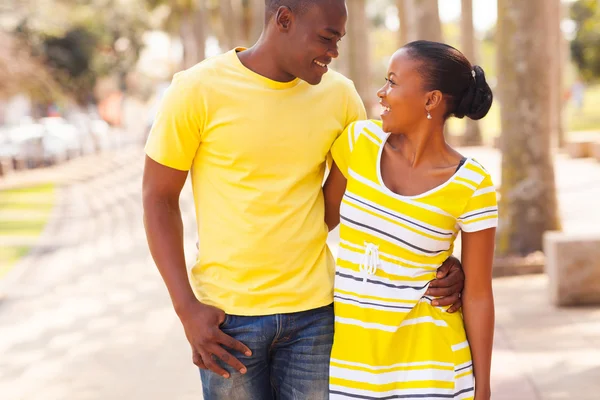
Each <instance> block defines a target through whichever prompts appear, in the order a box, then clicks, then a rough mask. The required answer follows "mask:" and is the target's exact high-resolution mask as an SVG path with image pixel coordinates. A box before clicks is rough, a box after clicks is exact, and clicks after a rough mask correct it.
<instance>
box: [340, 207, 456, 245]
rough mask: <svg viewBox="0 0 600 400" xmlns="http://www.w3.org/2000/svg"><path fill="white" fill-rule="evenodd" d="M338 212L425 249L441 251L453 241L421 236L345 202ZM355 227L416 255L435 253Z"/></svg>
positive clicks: (346, 222)
mask: <svg viewBox="0 0 600 400" xmlns="http://www.w3.org/2000/svg"><path fill="white" fill-rule="evenodd" d="M340 213H341V215H342V216H343V217H345V218H348V219H351V220H352V221H354V222H356V223H360V224H363V225H366V226H368V227H372V228H374V229H377V230H380V231H383V232H385V233H387V234H389V235H391V236H393V237H395V238H397V239H400V240H404V241H405V242H408V243H410V244H411V245H413V246H416V247H419V248H421V249H423V250H427V251H437V252H441V251H447V250H450V247H451V246H452V243H453V241H454V240H453V239H454V238H453V237H448V238H447V239H446V238H445V239H443V240H438V239H433V238H430V237H427V236H423V235H422V234H420V233H417V232H414V231H412V230H410V229H407V228H405V227H403V226H400V225H397V224H396V223H394V222H390V221H388V220H384V219H381V218H379V217H377V216H375V215H373V214H369V213H368V212H365V211H363V210H359V209H358V208H356V207H353V206H351V205H349V204H347V203H342V206H341V208H340ZM342 223H344V224H351V223H350V222H348V221H342ZM355 229H357V230H360V231H361V232H364V233H367V234H369V235H374V236H377V237H379V238H381V239H383V240H384V241H386V242H390V243H393V244H396V245H397V246H399V247H402V248H403V249H406V250H407V251H410V252H413V253H416V254H418V255H423V256H432V255H435V254H431V253H428V252H426V251H422V250H419V249H415V248H413V247H411V246H409V245H407V244H404V243H402V242H400V241H399V240H395V239H392V238H390V237H388V236H386V235H384V234H382V233H379V232H375V231H373V230H371V229H369V228H365V227H361V226H358V225H357V226H356V227H355Z"/></svg>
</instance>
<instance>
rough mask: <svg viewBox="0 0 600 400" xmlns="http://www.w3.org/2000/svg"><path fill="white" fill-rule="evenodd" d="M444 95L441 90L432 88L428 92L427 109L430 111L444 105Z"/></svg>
mask: <svg viewBox="0 0 600 400" xmlns="http://www.w3.org/2000/svg"><path fill="white" fill-rule="evenodd" d="M442 100H443V95H442V92H440V91H439V90H432V91H431V92H429V93H427V100H426V103H425V109H426V110H427V111H429V112H431V111H433V110H435V109H436V108H438V107H439V106H441V105H442Z"/></svg>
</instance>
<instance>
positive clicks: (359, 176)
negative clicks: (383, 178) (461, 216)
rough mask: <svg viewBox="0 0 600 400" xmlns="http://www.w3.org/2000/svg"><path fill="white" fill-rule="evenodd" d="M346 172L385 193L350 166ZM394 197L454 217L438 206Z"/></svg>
mask: <svg viewBox="0 0 600 400" xmlns="http://www.w3.org/2000/svg"><path fill="white" fill-rule="evenodd" d="M348 173H349V174H350V176H351V177H352V178H354V179H356V180H357V181H359V182H360V183H362V184H365V185H367V186H370V187H371V188H373V189H376V190H378V191H379V192H380V193H383V194H386V193H385V192H383V191H382V190H381V187H380V186H379V185H378V184H377V183H375V182H372V181H370V180H368V179H366V178H364V177H362V176H361V175H359V174H357V173H356V172H354V171H353V170H352V169H351V168H348ZM396 199H397V200H400V201H403V202H405V203H407V204H410V205H412V206H415V207H419V208H423V209H425V210H428V211H431V212H434V213H436V214H440V215H443V216H445V217H451V218H454V216H452V215H451V214H449V213H447V212H446V211H444V210H442V209H440V208H438V207H434V206H431V205H429V204H425V203H420V202H417V201H414V200H411V199H409V198H406V197H402V198H396Z"/></svg>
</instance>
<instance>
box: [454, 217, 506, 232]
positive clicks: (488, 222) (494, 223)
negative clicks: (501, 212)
mask: <svg viewBox="0 0 600 400" xmlns="http://www.w3.org/2000/svg"><path fill="white" fill-rule="evenodd" d="M482 217H484V215H482ZM485 217H493V218H488V219H483V220H481V221H477V222H471V223H463V224H461V226H460V227H461V229H462V230H463V231H464V232H467V233H469V232H478V231H482V230H484V229H490V228H497V227H498V214H488V215H485Z"/></svg>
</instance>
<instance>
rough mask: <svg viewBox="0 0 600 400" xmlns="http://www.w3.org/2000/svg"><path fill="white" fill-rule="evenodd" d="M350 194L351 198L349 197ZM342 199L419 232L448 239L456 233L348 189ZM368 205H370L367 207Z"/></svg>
mask: <svg viewBox="0 0 600 400" xmlns="http://www.w3.org/2000/svg"><path fill="white" fill-rule="evenodd" d="M350 196H352V197H353V198H351V197H350ZM355 199H356V200H355ZM343 200H344V201H347V202H348V203H351V204H354V205H356V206H358V207H362V208H365V209H367V210H369V211H371V212H372V213H375V214H377V215H381V216H382V217H386V218H390V219H393V220H395V221H398V223H400V224H404V225H406V226H409V227H411V228H414V229H416V230H418V231H420V232H423V233H424V234H428V235H431V236H438V237H440V238H443V239H450V238H451V236H450V235H452V234H454V233H456V232H454V231H452V230H449V229H442V228H439V227H437V226H433V225H430V224H427V223H425V222H423V221H419V220H418V219H415V218H412V217H411V216H409V215H406V214H402V213H399V212H398V211H396V210H390V209H389V208H386V207H384V206H382V205H381V204H376V203H373V202H372V201H369V200H367V199H364V198H362V197H361V196H359V195H357V194H354V193H352V192H350V191H348V192H347V193H346V195H345V196H344V198H343ZM364 203H366V204H368V205H365V204H364ZM369 206H371V207H369Z"/></svg>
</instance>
